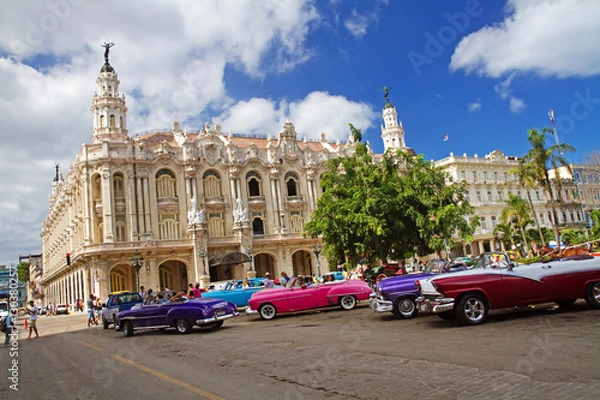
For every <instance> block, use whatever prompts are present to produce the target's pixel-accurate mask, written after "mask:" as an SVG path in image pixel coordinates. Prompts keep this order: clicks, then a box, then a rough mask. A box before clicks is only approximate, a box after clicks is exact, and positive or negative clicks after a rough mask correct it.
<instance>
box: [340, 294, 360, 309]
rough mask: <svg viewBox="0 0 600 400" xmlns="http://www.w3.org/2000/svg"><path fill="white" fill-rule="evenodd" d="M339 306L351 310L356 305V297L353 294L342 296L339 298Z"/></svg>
mask: <svg viewBox="0 0 600 400" xmlns="http://www.w3.org/2000/svg"><path fill="white" fill-rule="evenodd" d="M340 306H341V307H342V308H343V309H344V310H352V309H353V308H354V307H356V298H354V296H344V297H342V298H341V299H340Z"/></svg>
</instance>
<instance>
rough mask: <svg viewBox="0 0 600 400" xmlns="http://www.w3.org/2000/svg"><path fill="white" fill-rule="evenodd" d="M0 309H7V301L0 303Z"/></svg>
mask: <svg viewBox="0 0 600 400" xmlns="http://www.w3.org/2000/svg"><path fill="white" fill-rule="evenodd" d="M0 311H8V303H0Z"/></svg>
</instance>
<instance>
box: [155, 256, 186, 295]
mask: <svg viewBox="0 0 600 400" xmlns="http://www.w3.org/2000/svg"><path fill="white" fill-rule="evenodd" d="M188 279H189V278H188V273H187V266H186V265H185V264H184V263H182V262H181V261H173V260H171V261H165V262H163V263H162V264H161V265H160V266H159V267H158V286H159V290H164V289H165V288H169V289H170V290H174V291H176V292H180V291H183V292H187V288H188V284H189V283H190V282H188Z"/></svg>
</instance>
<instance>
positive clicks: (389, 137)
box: [381, 87, 407, 151]
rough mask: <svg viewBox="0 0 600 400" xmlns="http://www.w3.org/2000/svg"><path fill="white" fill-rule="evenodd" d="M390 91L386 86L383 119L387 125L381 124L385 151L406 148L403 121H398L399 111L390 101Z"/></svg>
mask: <svg viewBox="0 0 600 400" xmlns="http://www.w3.org/2000/svg"><path fill="white" fill-rule="evenodd" d="M388 92H389V89H387V88H385V87H384V93H385V95H384V97H385V106H384V108H383V121H384V123H385V125H382V126H381V139H382V140H383V146H384V151H387V150H388V149H392V150H397V149H402V150H406V149H407V147H406V143H405V142H404V129H403V128H402V122H400V123H398V113H397V112H396V109H395V108H394V106H393V105H392V103H390V99H389V98H388Z"/></svg>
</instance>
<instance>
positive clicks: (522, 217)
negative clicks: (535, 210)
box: [500, 193, 531, 252]
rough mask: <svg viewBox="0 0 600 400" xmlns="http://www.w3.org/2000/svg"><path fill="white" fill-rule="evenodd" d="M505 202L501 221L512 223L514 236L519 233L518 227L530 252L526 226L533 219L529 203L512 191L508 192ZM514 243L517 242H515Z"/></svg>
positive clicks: (526, 249) (527, 250)
mask: <svg viewBox="0 0 600 400" xmlns="http://www.w3.org/2000/svg"><path fill="white" fill-rule="evenodd" d="M504 203H506V207H504V208H503V209H502V213H501V214H500V221H502V223H503V224H506V223H508V224H510V226H511V230H512V231H513V236H512V237H513V238H514V236H515V235H517V234H518V233H517V229H518V230H519V231H520V232H519V233H520V236H521V239H522V241H523V242H524V246H525V251H526V252H529V246H528V243H527V235H526V234H525V228H526V227H527V224H529V222H530V221H531V220H530V219H529V211H530V210H529V205H528V204H527V202H526V201H525V200H524V199H523V198H521V197H520V196H516V195H514V194H512V193H509V194H508V199H505V200H504ZM513 240H514V239H513ZM513 244H515V243H514V242H513Z"/></svg>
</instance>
